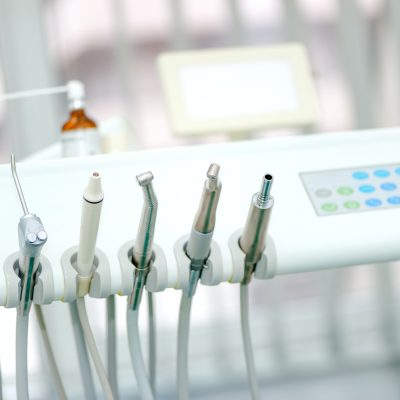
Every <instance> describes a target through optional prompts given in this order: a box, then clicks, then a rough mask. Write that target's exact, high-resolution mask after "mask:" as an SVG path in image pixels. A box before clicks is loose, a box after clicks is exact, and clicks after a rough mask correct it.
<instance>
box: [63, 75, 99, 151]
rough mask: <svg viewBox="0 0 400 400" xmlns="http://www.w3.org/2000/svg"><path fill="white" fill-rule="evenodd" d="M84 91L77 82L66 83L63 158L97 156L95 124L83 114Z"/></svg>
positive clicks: (97, 132) (97, 144)
mask: <svg viewBox="0 0 400 400" xmlns="http://www.w3.org/2000/svg"><path fill="white" fill-rule="evenodd" d="M84 98H85V91H84V87H83V84H82V83H81V82H79V81H70V82H69V83H68V99H69V101H70V103H69V108H70V116H69V119H68V121H67V122H66V123H65V124H64V125H63V127H62V135H61V142H62V153H63V156H64V157H76V156H87V155H93V154H99V153H100V152H101V148H100V135H99V131H98V130H97V125H96V123H95V122H94V121H93V120H92V119H90V118H89V117H88V116H87V115H86V113H85V103H84Z"/></svg>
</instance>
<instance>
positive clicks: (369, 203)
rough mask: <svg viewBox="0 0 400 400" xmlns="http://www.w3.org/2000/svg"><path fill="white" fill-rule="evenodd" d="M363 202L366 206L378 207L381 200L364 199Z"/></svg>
mask: <svg viewBox="0 0 400 400" xmlns="http://www.w3.org/2000/svg"><path fill="white" fill-rule="evenodd" d="M365 204H366V205H367V206H368V207H379V206H380V205H382V201H381V200H379V199H368V200H366V202H365Z"/></svg>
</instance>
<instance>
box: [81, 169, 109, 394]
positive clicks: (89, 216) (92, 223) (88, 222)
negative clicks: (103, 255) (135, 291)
mask: <svg viewBox="0 0 400 400" xmlns="http://www.w3.org/2000/svg"><path fill="white" fill-rule="evenodd" d="M103 199H104V194H103V190H102V187H101V177H100V174H99V173H98V172H93V173H92V174H91V176H90V179H89V183H88V185H87V186H86V188H85V190H84V192H83V202H82V215H81V229H80V237H79V245H78V254H77V261H76V271H77V273H78V276H77V298H76V307H77V311H78V316H79V321H80V324H81V328H82V330H83V334H84V336H85V340H86V344H87V346H88V349H89V353H90V355H91V357H92V360H93V363H94V366H95V369H96V372H97V375H98V377H99V380H100V384H101V386H102V389H103V392H104V394H105V397H106V399H107V400H113V399H114V396H113V393H112V390H111V387H110V383H109V381H108V378H107V373H106V371H105V368H104V366H103V363H102V361H101V357H100V353H99V351H98V349H97V346H96V341H95V338H94V335H93V332H92V330H91V328H90V324H89V319H88V315H87V311H86V305H85V299H84V296H85V295H86V294H88V293H89V290H90V282H91V279H92V275H93V272H94V268H95V267H94V259H95V249H96V241H97V234H98V230H99V224H100V216H101V208H102V204H103Z"/></svg>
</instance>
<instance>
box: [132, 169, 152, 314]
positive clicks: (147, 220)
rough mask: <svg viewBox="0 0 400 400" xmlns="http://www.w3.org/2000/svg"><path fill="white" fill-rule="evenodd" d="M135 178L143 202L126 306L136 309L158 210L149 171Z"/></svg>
mask: <svg viewBox="0 0 400 400" xmlns="http://www.w3.org/2000/svg"><path fill="white" fill-rule="evenodd" d="M136 180H137V182H138V184H139V185H140V186H141V187H142V190H143V196H144V204H143V209H142V214H141V218H140V223H139V229H138V232H137V235H136V240H135V245H134V247H133V253H132V262H133V264H134V266H135V272H134V281H133V290H132V292H131V294H130V296H129V299H128V307H130V308H131V309H132V310H137V309H138V307H139V304H140V301H141V298H142V293H143V288H144V285H145V284H146V278H147V274H148V272H149V270H150V267H151V263H152V258H153V241H154V230H155V225H156V218H157V210H158V201H157V197H156V195H155V193H154V189H153V184H152V180H153V174H152V173H151V172H150V171H149V172H145V173H143V174H140V175H137V177H136Z"/></svg>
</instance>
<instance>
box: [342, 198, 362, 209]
mask: <svg viewBox="0 0 400 400" xmlns="http://www.w3.org/2000/svg"><path fill="white" fill-rule="evenodd" d="M344 206H345V207H346V208H349V209H350V210H354V209H355V208H360V206H361V204H360V203H359V202H358V201H355V200H349V201H346V203H344Z"/></svg>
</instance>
